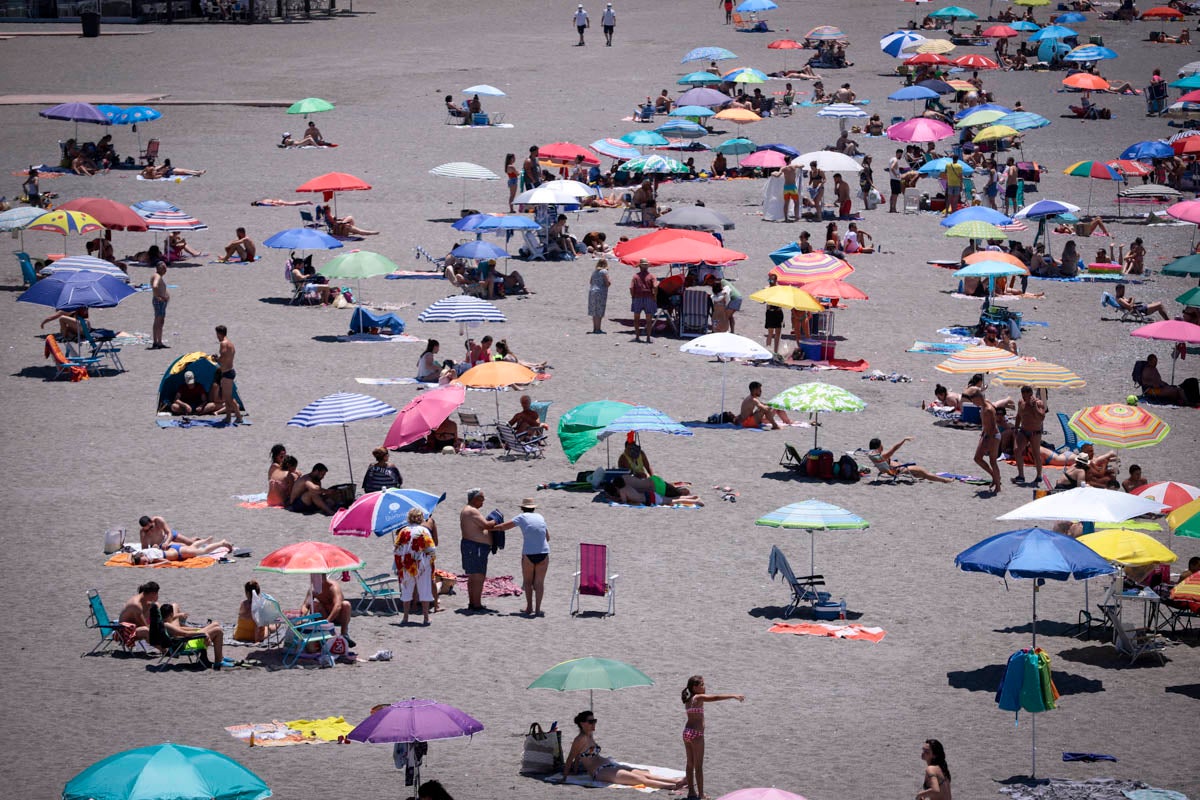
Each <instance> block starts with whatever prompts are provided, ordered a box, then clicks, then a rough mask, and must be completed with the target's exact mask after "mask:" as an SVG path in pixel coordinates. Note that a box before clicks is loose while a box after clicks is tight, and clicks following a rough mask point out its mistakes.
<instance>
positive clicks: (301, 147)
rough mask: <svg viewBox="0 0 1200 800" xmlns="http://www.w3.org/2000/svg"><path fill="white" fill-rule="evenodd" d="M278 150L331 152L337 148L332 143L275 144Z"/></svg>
mask: <svg viewBox="0 0 1200 800" xmlns="http://www.w3.org/2000/svg"><path fill="white" fill-rule="evenodd" d="M275 146H276V147H278V148H279V149H280V150H331V149H333V148H335V147H337V145H336V144H334V143H333V142H325V143H324V144H293V145H290V146H289V145H286V144H277V145H275Z"/></svg>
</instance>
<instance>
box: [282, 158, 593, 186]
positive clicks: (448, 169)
mask: <svg viewBox="0 0 1200 800" xmlns="http://www.w3.org/2000/svg"><path fill="white" fill-rule="evenodd" d="M597 163H598V162H597ZM429 174H430V175H437V176H438V177H440V178H462V179H463V180H468V181H498V180H500V176H499V175H497V174H496V173H494V172H492V171H491V170H490V169H488V168H487V167H483V166H480V165H479V164H472V163H471V162H469V161H449V162H447V163H445V164H438V165H437V166H436V167H434V168H433V169H431V170H429ZM367 188H368V189H369V188H371V187H369V186H368V187H367ZM296 191H300V190H299V189H297V190H296ZM338 191H344V190H341V189H339V190H338Z"/></svg>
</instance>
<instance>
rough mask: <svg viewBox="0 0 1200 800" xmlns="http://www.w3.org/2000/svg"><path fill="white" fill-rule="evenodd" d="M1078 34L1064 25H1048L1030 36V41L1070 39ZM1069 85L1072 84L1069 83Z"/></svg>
mask: <svg viewBox="0 0 1200 800" xmlns="http://www.w3.org/2000/svg"><path fill="white" fill-rule="evenodd" d="M1078 35H1079V34H1078V33H1076V32H1075V31H1073V30H1071V29H1070V28H1068V27H1065V26H1063V25H1047V26H1046V27H1044V28H1042V29H1041V30H1039V31H1038V32H1037V33H1035V34H1033V35H1032V36H1030V37H1029V41H1031V42H1041V41H1045V40H1046V39H1070V38H1071V37H1073V36H1078ZM1078 74H1085V75H1086V74H1087V73H1078ZM1067 85H1068V86H1069V85H1070V84H1067Z"/></svg>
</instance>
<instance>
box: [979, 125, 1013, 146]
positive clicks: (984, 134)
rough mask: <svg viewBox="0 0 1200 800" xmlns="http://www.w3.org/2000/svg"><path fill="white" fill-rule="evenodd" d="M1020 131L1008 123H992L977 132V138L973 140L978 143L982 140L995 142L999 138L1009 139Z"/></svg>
mask: <svg viewBox="0 0 1200 800" xmlns="http://www.w3.org/2000/svg"><path fill="white" fill-rule="evenodd" d="M1018 133H1019V131H1017V130H1015V129H1014V128H1010V127H1008V126H1007V125H998V124H997V125H991V126H989V127H987V128H984V129H983V130H981V131H980V132H979V133H977V134H975V138H974V139H972V140H971V141H972V142H975V143H976V144H979V143H981V142H993V141H995V140H997V139H1008V138H1010V137H1012V136H1016V135H1017V134H1018Z"/></svg>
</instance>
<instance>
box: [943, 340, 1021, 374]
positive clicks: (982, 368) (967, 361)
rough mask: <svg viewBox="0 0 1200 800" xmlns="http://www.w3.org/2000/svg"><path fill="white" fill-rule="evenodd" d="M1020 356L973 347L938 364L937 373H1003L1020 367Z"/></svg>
mask: <svg viewBox="0 0 1200 800" xmlns="http://www.w3.org/2000/svg"><path fill="white" fill-rule="evenodd" d="M1021 363H1022V360H1021V357H1020V356H1015V355H1013V354H1012V353H1010V352H1008V351H1007V350H1001V349H1000V348H999V347H988V346H987V345H974V346H972V347H968V348H966V349H963V350H959V351H958V352H957V353H955V354H954V355H952V356H950V357H949V358H947V359H946V360H945V361H943V362H942V363H940V364H938V365H937V367H936V369H937V371H938V372H948V373H950V374H951V375H971V374H973V373H976V372H1003V371H1004V370H1007V369H1012V368H1013V367H1017V366H1020V365H1021Z"/></svg>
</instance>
